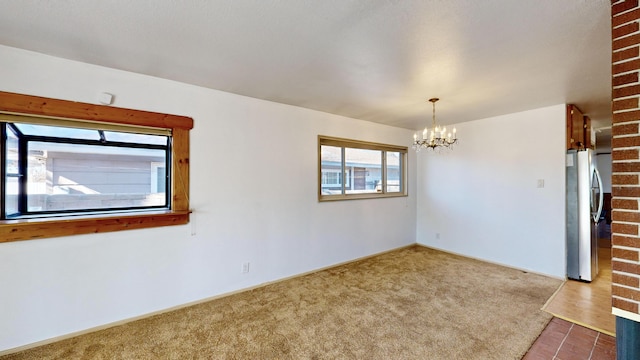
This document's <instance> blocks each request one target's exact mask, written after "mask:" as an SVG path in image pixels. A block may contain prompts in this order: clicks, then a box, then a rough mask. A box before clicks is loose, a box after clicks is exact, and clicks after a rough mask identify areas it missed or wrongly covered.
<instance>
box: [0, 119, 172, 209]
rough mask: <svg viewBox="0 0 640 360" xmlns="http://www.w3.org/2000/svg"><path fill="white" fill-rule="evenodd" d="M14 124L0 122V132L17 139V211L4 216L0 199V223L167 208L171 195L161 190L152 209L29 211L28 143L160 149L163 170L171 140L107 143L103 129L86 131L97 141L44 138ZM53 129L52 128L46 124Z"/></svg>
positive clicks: (5, 177)
mask: <svg viewBox="0 0 640 360" xmlns="http://www.w3.org/2000/svg"><path fill="white" fill-rule="evenodd" d="M16 123H17V122H2V121H0V127H2V130H0V132H1V133H2V134H8V131H11V132H12V133H13V134H15V135H16V136H17V138H18V159H19V161H18V174H17V176H18V178H19V185H18V209H17V210H18V212H17V213H15V214H7V213H6V206H5V201H6V199H5V197H4V196H2V197H0V206H1V207H2V211H0V215H1V217H0V220H12V219H26V218H34V217H42V216H47V217H52V216H65V215H67V216H68V215H80V214H86V213H94V214H107V213H114V212H123V211H124V212H133V211H148V210H159V209H165V210H169V209H171V202H170V199H171V192H170V191H165V197H164V204H163V205H155V206H135V207H116V208H110V209H105V208H86V209H74V210H50V211H30V210H29V208H28V199H29V195H28V192H27V187H28V181H29V180H28V167H29V165H28V155H29V154H28V152H29V143H30V142H40V143H52V144H70V145H90V146H105V147H122V148H134V149H152V150H163V151H164V153H165V167H166V168H167V169H170V168H171V137H170V136H167V137H166V139H167V140H166V144H165V145H157V144H142V143H134V142H122V141H109V140H107V139H106V137H105V135H104V130H98V129H89V130H91V131H96V132H97V133H98V139H99V140H93V139H76V138H69V137H59V136H48V135H28V134H25V133H24V132H23V131H21V130H20V129H19V127H18V126H17V125H16ZM17 124H20V123H17ZM48 126H55V125H48ZM2 140H3V141H2V143H3V146H5V145H6V137H5V136H3V137H2ZM1 154H3V155H2V163H3V164H4V167H3V170H2V173H0V174H1V175H2V183H3V187H2V189H3V191H2V194H5V190H6V184H7V182H8V177H9V176H10V174H6V173H5V171H6V161H7V157H6V156H4V154H7V151H6V149H3V151H2V152H1ZM164 181H165V188H166V189H170V187H168V186H167V185H169V183H170V181H171V179H170V176H165V179H164Z"/></svg>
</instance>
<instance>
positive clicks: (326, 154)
mask: <svg viewBox="0 0 640 360" xmlns="http://www.w3.org/2000/svg"><path fill="white" fill-rule="evenodd" d="M320 171H321V187H320V189H321V192H322V195H335V194H342V179H343V176H342V175H343V174H342V148H340V147H336V146H326V145H322V146H321V147H320ZM347 184H348V182H347Z"/></svg>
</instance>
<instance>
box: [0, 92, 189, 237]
mask: <svg viewBox="0 0 640 360" xmlns="http://www.w3.org/2000/svg"><path fill="white" fill-rule="evenodd" d="M0 113H6V114H13V115H27V116H41V117H50V118H63V119H70V120H85V121H92V122H97V123H106V124H121V125H131V126H145V127H151V128H161V129H170V130H171V132H172V149H171V172H172V173H171V210H168V211H149V212H141V213H136V212H126V213H113V214H100V215H88V216H66V217H49V218H40V219H39V218H32V219H17V220H2V221H0V242H9V241H18V240H31V239H41V238H48V237H57V236H68V235H78V234H90V233H99V232H109V231H120V230H129V229H143V228H151V227H159V226H169V225H183V224H187V223H188V222H189V212H190V211H189V130H191V129H192V128H193V119H192V118H190V117H186V116H178V115H169V114H161V113H155V112H149V111H141V110H132V109H123V108H117V107H112V106H104V105H94V104H88V103H79V102H72V101H66V100H58V99H50V98H45V97H38V96H30V95H22V94H15V93H9V92H1V91H0Z"/></svg>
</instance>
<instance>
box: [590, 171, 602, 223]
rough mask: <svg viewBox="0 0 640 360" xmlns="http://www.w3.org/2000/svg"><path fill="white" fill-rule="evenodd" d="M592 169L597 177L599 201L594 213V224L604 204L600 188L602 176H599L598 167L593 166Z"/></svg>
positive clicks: (597, 220)
mask: <svg viewBox="0 0 640 360" xmlns="http://www.w3.org/2000/svg"><path fill="white" fill-rule="evenodd" d="M593 171H594V172H595V173H596V177H597V178H598V191H599V192H600V196H599V198H600V199H599V201H598V213H597V214H596V218H595V219H594V221H595V222H596V224H597V223H598V222H600V215H602V206H603V205H604V192H603V189H602V178H601V177H600V171H598V168H593Z"/></svg>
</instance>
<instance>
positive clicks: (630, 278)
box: [611, 0, 640, 321]
mask: <svg viewBox="0 0 640 360" xmlns="http://www.w3.org/2000/svg"><path fill="white" fill-rule="evenodd" d="M639 19H640V7H639V6H638V0H624V1H616V0H613V1H612V2H611V25H612V29H611V30H612V31H611V34H612V41H613V42H612V44H613V46H612V47H613V53H612V57H611V61H612V69H611V70H612V76H613V81H612V85H613V89H612V98H613V104H612V110H613V130H612V133H613V139H612V154H611V157H612V161H613V164H612V170H613V176H612V185H613V188H612V196H613V198H612V208H613V212H612V221H613V222H612V225H611V232H612V234H613V235H612V257H613V259H612V263H611V265H612V270H613V273H612V295H613V297H612V304H613V312H614V314H616V315H617V316H620V317H623V318H627V319H631V320H635V321H639V319H640V315H639V314H640V309H639V304H640V232H639V226H640V210H639V205H640V204H639V203H638V202H639V201H640V177H639V175H640V128H639V126H640V105H639V103H638V99H639V97H640V81H639V79H638V73H639V72H640V26H639V25H640V23H639V21H638V20H639Z"/></svg>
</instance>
